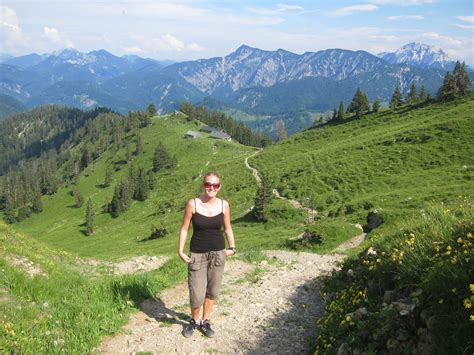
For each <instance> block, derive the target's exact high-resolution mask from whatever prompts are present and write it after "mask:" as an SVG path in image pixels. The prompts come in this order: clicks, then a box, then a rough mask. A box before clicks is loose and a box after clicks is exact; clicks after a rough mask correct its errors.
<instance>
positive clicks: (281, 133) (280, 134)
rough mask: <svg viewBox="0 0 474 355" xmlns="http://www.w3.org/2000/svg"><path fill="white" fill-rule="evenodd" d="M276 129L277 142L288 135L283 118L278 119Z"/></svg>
mask: <svg viewBox="0 0 474 355" xmlns="http://www.w3.org/2000/svg"><path fill="white" fill-rule="evenodd" d="M276 130H277V140H278V142H281V141H282V140H284V139H286V138H287V137H288V134H287V133H286V128H285V122H283V120H281V119H280V120H278V122H277V124H276Z"/></svg>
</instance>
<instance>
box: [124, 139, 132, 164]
mask: <svg viewBox="0 0 474 355" xmlns="http://www.w3.org/2000/svg"><path fill="white" fill-rule="evenodd" d="M125 156H126V157H125V160H126V161H127V163H129V162H131V161H132V157H133V154H132V149H131V148H130V143H128V142H127V145H126V147H125Z"/></svg>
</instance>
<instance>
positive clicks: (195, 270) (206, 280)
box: [188, 249, 227, 308]
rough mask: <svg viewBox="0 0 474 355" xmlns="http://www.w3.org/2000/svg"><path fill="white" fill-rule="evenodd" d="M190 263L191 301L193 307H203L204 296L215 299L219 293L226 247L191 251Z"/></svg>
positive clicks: (189, 284) (189, 283)
mask: <svg viewBox="0 0 474 355" xmlns="http://www.w3.org/2000/svg"><path fill="white" fill-rule="evenodd" d="M190 258H191V262H190V263H189V264H188V286H189V302H190V303H191V307H192V308H198V307H201V306H202V305H203V304H204V298H206V297H207V298H209V299H211V300H215V299H216V298H217V296H218V295H219V289H220V287H221V282H222V275H223V274H224V265H225V261H226V258H227V256H226V251H225V249H222V250H219V251H209V252H207V253H190Z"/></svg>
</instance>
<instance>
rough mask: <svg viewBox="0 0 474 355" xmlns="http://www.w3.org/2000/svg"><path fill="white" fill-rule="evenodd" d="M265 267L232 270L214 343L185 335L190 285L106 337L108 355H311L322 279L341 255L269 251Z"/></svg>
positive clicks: (103, 348)
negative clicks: (221, 354)
mask: <svg viewBox="0 0 474 355" xmlns="http://www.w3.org/2000/svg"><path fill="white" fill-rule="evenodd" d="M267 256H268V257H269V261H266V260H264V261H263V262H261V263H260V264H259V265H255V264H248V263H244V262H242V261H240V260H236V259H234V260H232V259H231V258H229V261H228V263H227V265H226V271H225V275H224V281H223V286H222V290H221V295H220V297H219V299H218V300H217V301H216V305H215V307H214V311H213V314H212V319H211V324H212V326H213V328H214V329H215V331H216V336H215V337H214V338H212V339H209V338H206V337H205V336H204V335H202V334H201V333H199V332H196V333H195V334H194V335H193V336H192V337H191V338H184V337H183V336H182V335H181V331H182V330H183V327H184V326H185V325H186V324H187V322H188V321H189V316H188V314H189V303H188V291H187V285H186V284H180V285H178V286H176V287H175V288H172V289H169V290H166V291H165V292H163V294H161V295H157V297H156V299H153V300H146V301H144V302H143V303H142V305H141V311H139V312H137V313H135V314H133V315H132V316H131V318H130V321H129V322H128V324H127V325H126V326H125V328H124V329H123V332H122V333H121V334H119V335H116V336H111V337H106V338H105V339H103V341H102V343H101V344H100V347H99V349H98V350H99V351H100V352H101V353H103V354H136V353H139V352H151V353H154V354H169V353H195V354H197V353H211V352H224V353H255V354H263V353H279V354H280V353H291V354H294V353H305V352H308V350H309V344H310V343H311V341H312V340H313V339H315V336H316V334H315V320H316V319H317V318H318V316H319V315H320V313H321V312H322V310H323V301H322V300H321V298H320V296H319V289H318V282H317V279H318V277H320V276H321V275H323V274H326V273H328V272H330V271H331V270H334V269H336V268H337V265H338V262H339V261H341V260H342V258H343V257H342V256H341V255H337V254H331V255H317V254H311V253H293V252H286V251H269V252H267Z"/></svg>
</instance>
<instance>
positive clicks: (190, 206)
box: [178, 200, 194, 263]
mask: <svg viewBox="0 0 474 355" xmlns="http://www.w3.org/2000/svg"><path fill="white" fill-rule="evenodd" d="M193 212H194V203H193V200H189V201H188V203H186V209H185V210H184V216H183V223H182V224H181V228H180V230H179V245H178V255H179V257H180V258H181V260H183V261H184V262H185V263H189V262H190V261H191V259H190V258H189V256H187V255H186V254H185V253H184V245H185V244H186V238H187V237H188V229H189V223H190V222H191V218H192V216H193Z"/></svg>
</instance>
